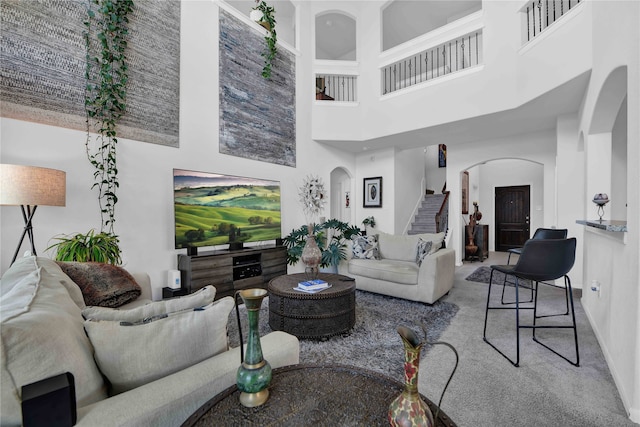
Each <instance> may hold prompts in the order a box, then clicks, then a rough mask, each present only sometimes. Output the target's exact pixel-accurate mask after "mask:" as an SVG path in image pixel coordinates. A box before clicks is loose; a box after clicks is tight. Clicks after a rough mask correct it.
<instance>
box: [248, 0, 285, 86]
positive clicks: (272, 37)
mask: <svg viewBox="0 0 640 427" xmlns="http://www.w3.org/2000/svg"><path fill="white" fill-rule="evenodd" d="M275 12H276V10H275V8H274V7H273V6H269V5H268V4H267V3H266V2H265V1H264V0H262V1H261V0H256V6H255V7H254V8H253V9H252V10H251V13H250V14H249V17H250V18H251V19H252V20H254V21H255V22H257V23H258V24H260V25H262V26H263V27H264V28H265V29H266V30H267V35H266V36H265V38H264V40H265V42H266V49H265V50H264V51H263V52H262V56H263V57H264V67H263V68H262V77H264V78H265V79H270V78H271V63H272V62H273V60H274V59H275V57H276V53H277V50H278V49H277V42H278V35H277V33H276V18H275Z"/></svg>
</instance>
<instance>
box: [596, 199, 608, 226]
mask: <svg viewBox="0 0 640 427" xmlns="http://www.w3.org/2000/svg"><path fill="white" fill-rule="evenodd" d="M593 203H595V204H596V205H598V216H599V217H600V222H602V217H603V216H604V205H606V204H607V203H609V196H607V195H606V194H605V193H598V194H596V195H595V196H593Z"/></svg>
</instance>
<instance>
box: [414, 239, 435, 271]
mask: <svg viewBox="0 0 640 427" xmlns="http://www.w3.org/2000/svg"><path fill="white" fill-rule="evenodd" d="M432 245H433V242H431V241H424V240H422V238H420V237H419V238H418V248H417V251H416V264H418V265H419V266H420V265H422V261H423V260H424V257H426V256H427V255H429V253H430V252H431V246H432Z"/></svg>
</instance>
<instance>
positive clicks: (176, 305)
mask: <svg viewBox="0 0 640 427" xmlns="http://www.w3.org/2000/svg"><path fill="white" fill-rule="evenodd" d="M215 296H216V288H214V287H213V286H205V287H204V288H202V289H200V290H198V291H197V292H194V293H192V294H189V295H185V296H183V297H179V298H171V299H168V300H162V301H154V302H151V303H149V304H145V305H143V306H140V307H136V308H132V309H129V310H119V309H117V308H109V307H87V308H85V309H84V310H82V316H84V318H85V319H90V320H118V321H121V322H137V321H139V320H143V319H147V318H150V317H154V316H158V315H160V314H167V313H173V312H176V311H181V310H185V309H189V308H196V307H202V306H205V305H207V304H211V303H212V302H213V299H214V298H215Z"/></svg>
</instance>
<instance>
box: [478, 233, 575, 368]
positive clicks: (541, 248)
mask: <svg viewBox="0 0 640 427" xmlns="http://www.w3.org/2000/svg"><path fill="white" fill-rule="evenodd" d="M575 252H576V239H575V238H571V239H531V240H528V241H527V242H526V243H525V245H524V247H523V248H522V252H521V254H520V258H519V259H518V262H517V264H515V265H492V266H491V275H490V278H489V288H488V292H487V306H486V310H485V318H484V331H483V336H482V337H483V339H484V341H485V342H486V343H487V344H489V345H490V346H491V347H493V348H494V349H495V350H496V351H497V352H498V353H500V354H501V355H502V356H504V357H505V358H506V359H507V360H509V361H510V362H511V363H512V364H513V365H514V366H519V364H520V329H532V330H533V333H532V335H533V336H532V338H533V340H534V341H535V342H537V343H538V344H540V345H542V346H543V347H545V348H547V349H549V350H551V351H552V352H553V353H555V354H557V355H558V356H560V357H562V358H563V359H565V360H566V361H568V362H569V363H571V364H572V365H575V366H579V365H580V354H579V350H578V332H577V328H576V316H575V310H574V304H573V293H572V289H571V280H570V279H569V276H567V273H568V272H569V271H570V270H571V268H572V267H573V264H574V262H575ZM494 271H500V272H502V273H504V274H505V276H511V277H513V278H514V283H515V301H514V303H513V305H512V306H505V305H504V304H502V305H499V306H495V305H491V288H492V286H493V272H494ZM560 278H563V279H564V289H565V297H566V299H567V308H568V309H567V312H566V313H559V314H550V315H549V314H548V315H538V294H539V285H540V284H542V285H547V286H553V287H558V286H557V285H555V284H554V283H548V282H551V281H553V280H556V279H560ZM523 279H527V280H530V281H531V282H532V283H533V284H534V286H533V287H534V290H533V292H534V294H535V299H534V301H533V307H531V306H525V307H523V306H521V304H522V303H521V301H520V298H519V289H520V284H519V281H520V280H523ZM505 282H506V279H505ZM504 285H505V283H503V286H504ZM503 292H504V289H503ZM503 295H504V293H503ZM569 308H570V310H569ZM489 310H515V314H516V316H515V317H516V358H515V360H513V359H512V358H510V357H509V356H507V355H506V354H505V353H504V352H503V351H501V350H500V349H498V348H497V347H496V346H495V345H494V344H492V343H491V342H490V341H489V339H488V338H487V324H488V318H489ZM520 310H533V323H532V324H530V325H528V324H521V323H520ZM569 314H570V315H571V324H560V325H558V324H553V325H541V324H539V323H537V320H538V319H541V318H544V317H553V316H566V315H569ZM543 328H544V329H573V337H574V342H575V349H576V356H575V361H572V360H570V359H569V358H567V357H566V356H564V355H562V354H560V353H559V352H557V351H556V350H554V349H553V348H551V347H549V346H548V345H547V344H545V343H543V342H541V341H540V340H539V337H537V336H536V329H543Z"/></svg>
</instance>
